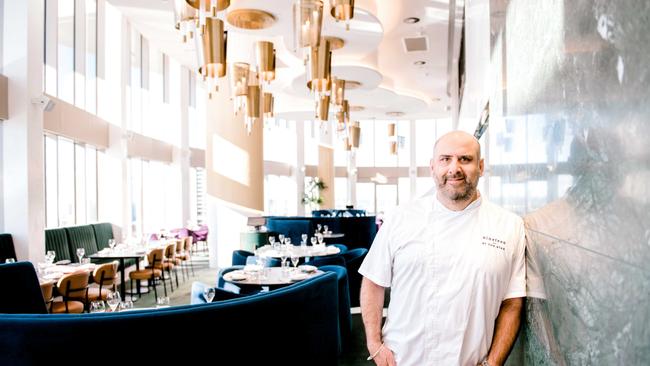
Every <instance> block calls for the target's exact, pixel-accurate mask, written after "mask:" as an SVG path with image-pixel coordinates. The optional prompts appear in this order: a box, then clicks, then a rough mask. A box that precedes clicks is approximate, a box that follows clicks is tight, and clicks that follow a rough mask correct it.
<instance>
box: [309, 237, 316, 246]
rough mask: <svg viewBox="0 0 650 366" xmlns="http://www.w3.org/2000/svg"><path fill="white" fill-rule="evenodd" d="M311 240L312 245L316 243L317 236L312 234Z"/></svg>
mask: <svg viewBox="0 0 650 366" xmlns="http://www.w3.org/2000/svg"><path fill="white" fill-rule="evenodd" d="M309 240H311V245H316V242H317V241H318V239H316V237H315V236H312V237H311V239H309Z"/></svg>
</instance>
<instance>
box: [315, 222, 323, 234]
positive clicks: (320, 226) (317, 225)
mask: <svg viewBox="0 0 650 366" xmlns="http://www.w3.org/2000/svg"><path fill="white" fill-rule="evenodd" d="M322 228H323V226H322V225H321V224H316V232H317V233H320V230H321V229H322Z"/></svg>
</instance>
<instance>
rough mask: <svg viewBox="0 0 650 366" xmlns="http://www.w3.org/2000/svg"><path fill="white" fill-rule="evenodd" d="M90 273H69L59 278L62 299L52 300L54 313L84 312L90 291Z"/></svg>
mask: <svg viewBox="0 0 650 366" xmlns="http://www.w3.org/2000/svg"><path fill="white" fill-rule="evenodd" d="M88 277H89V273H88V272H85V271H79V272H74V273H69V274H67V275H65V276H63V277H61V278H60V279H59V282H58V283H57V287H58V289H59V293H60V294H61V297H62V301H54V302H52V313H53V314H56V313H83V312H84V300H85V299H86V295H87V291H88Z"/></svg>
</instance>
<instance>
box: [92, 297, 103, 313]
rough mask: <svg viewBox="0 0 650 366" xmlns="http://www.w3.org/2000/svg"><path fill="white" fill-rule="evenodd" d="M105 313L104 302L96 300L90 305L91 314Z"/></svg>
mask: <svg viewBox="0 0 650 366" xmlns="http://www.w3.org/2000/svg"><path fill="white" fill-rule="evenodd" d="M105 311H106V306H105V305H104V301H102V300H98V301H93V302H91V303H90V312H91V313H103V312H105Z"/></svg>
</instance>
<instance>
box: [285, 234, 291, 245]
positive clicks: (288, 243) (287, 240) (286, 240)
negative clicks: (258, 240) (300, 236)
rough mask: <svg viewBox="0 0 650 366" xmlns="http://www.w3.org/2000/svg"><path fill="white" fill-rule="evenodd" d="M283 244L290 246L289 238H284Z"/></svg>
mask: <svg viewBox="0 0 650 366" xmlns="http://www.w3.org/2000/svg"><path fill="white" fill-rule="evenodd" d="M284 244H286V245H291V238H290V237H288V236H287V237H286V238H284Z"/></svg>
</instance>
